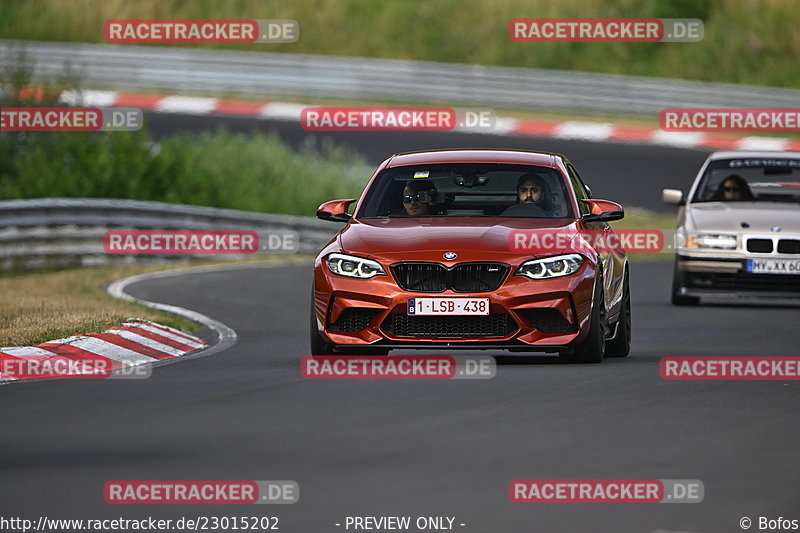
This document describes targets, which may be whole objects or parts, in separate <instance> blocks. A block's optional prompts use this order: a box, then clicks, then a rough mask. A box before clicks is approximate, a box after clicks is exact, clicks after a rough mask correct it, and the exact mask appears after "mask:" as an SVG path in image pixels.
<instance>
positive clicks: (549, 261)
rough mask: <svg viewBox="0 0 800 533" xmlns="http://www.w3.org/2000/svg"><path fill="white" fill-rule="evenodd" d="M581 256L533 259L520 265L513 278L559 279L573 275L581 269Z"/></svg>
mask: <svg viewBox="0 0 800 533" xmlns="http://www.w3.org/2000/svg"><path fill="white" fill-rule="evenodd" d="M582 264H583V256H580V255H578V254H569V255H557V256H555V257H548V258H546V259H534V260H532V261H526V262H524V263H522V264H521V265H520V266H519V268H518V269H517V272H516V273H515V274H514V275H515V276H526V277H528V278H531V279H550V278H560V277H563V276H569V275H570V274H574V273H575V272H577V271H578V269H579V268H581V265H582Z"/></svg>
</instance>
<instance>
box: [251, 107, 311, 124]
mask: <svg viewBox="0 0 800 533" xmlns="http://www.w3.org/2000/svg"><path fill="white" fill-rule="evenodd" d="M307 107H309V106H307V105H303V104H286V103H283V102H272V103H269V104H267V105H265V106H264V107H262V108H261V110H260V111H259V112H258V115H259V116H261V117H264V118H271V119H275V120H296V121H299V120H300V112H301V111H303V109H305V108H307Z"/></svg>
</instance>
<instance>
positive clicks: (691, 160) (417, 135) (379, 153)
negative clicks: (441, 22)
mask: <svg viewBox="0 0 800 533" xmlns="http://www.w3.org/2000/svg"><path fill="white" fill-rule="evenodd" d="M146 116H147V121H146V122H147V124H146V125H147V128H148V129H149V130H150V131H151V132H152V133H153V136H154V137H155V138H156V139H161V138H163V137H166V136H169V135H174V134H176V133H198V132H200V131H207V130H214V129H222V128H224V129H226V130H228V131H233V132H240V133H251V132H263V133H274V134H276V135H278V136H279V137H280V138H281V139H282V140H283V141H284V142H286V143H288V144H290V145H291V146H294V147H299V146H301V145H302V144H303V143H304V142H305V141H306V140H307V139H309V138H310V139H313V140H314V141H315V142H316V143H317V146H320V144H321V143H322V142H324V141H325V140H326V139H327V140H329V141H332V142H334V143H335V144H337V145H344V146H347V147H349V148H350V149H351V150H353V151H354V152H355V153H358V154H361V155H362V156H363V158H364V159H365V160H366V161H367V162H368V163H370V164H374V165H375V166H377V165H378V164H379V163H380V162H381V161H383V160H384V159H386V158H387V157H389V156H390V155H392V154H395V153H400V152H408V151H413V150H433V149H438V148H512V149H517V150H544V151H548V152H559V153H563V154H564V155H566V156H567V158H569V159H570V161H572V163H573V164H574V165H575V168H577V169H578V172H580V173H581V177H582V178H583V180H584V181H585V182H586V184H587V185H589V187H591V188H592V192H593V194H594V196H595V197H596V198H602V199H606V200H613V201H615V202H619V203H621V204H622V205H624V206H638V207H646V208H648V209H652V210H655V211H660V212H665V213H674V212H677V209H676V208H673V207H671V206H667V205H665V204H663V203H662V202H661V189H663V188H666V187H677V188H682V189H683V190H684V191H688V190H689V186H690V185H691V184H692V182H693V181H694V178H695V176H696V175H697V171H698V170H699V169H700V166H701V165H702V164H703V161H705V159H706V156H707V155H708V152H707V151H702V150H687V149H685V148H671V147H666V146H655V145H640V146H635V147H634V146H633V145H630V144H625V143H598V142H589V141H575V140H564V139H550V138H538V137H523V136H509V137H500V136H497V135H480V134H474V133H441V132H377V133H376V132H336V133H329V132H323V133H320V132H308V131H304V130H303V129H302V128H301V127H300V125H299V124H298V123H296V122H286V121H272V120H261V119H255V118H243V117H221V116H187V115H171V114H153V113H150V114H147V115H146ZM232 168H235V166H232ZM364 178H365V181H366V179H367V178H369V176H365V177H364ZM231 179H235V173H232V175H231Z"/></svg>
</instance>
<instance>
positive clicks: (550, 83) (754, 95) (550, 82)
mask: <svg viewBox="0 0 800 533" xmlns="http://www.w3.org/2000/svg"><path fill="white" fill-rule="evenodd" d="M20 48H24V49H25V50H26V53H27V56H28V58H29V59H30V60H32V61H33V62H34V63H35V66H34V77H35V78H36V79H52V78H53V77H58V76H60V75H63V74H64V69H65V66H67V65H68V66H69V69H70V71H71V74H72V75H74V76H76V77H77V78H78V79H80V80H81V82H82V83H83V84H84V85H85V86H89V87H92V88H96V89H99V88H108V89H147V90H165V91H176V92H180V93H183V94H191V93H204V94H209V93H210V94H216V95H220V96H222V95H230V94H236V93H238V94H244V95H274V96H280V95H285V96H302V97H312V98H314V97H319V98H323V97H336V98H352V99H378V100H394V101H404V102H407V101H417V102H421V103H430V104H434V103H435V104H450V105H458V104H461V105H470V106H487V107H501V108H537V109H547V110H563V109H566V110H580V111H589V112H629V113H631V112H632V113H658V112H660V111H661V110H662V109H664V108H668V107H760V108H768V107H797V103H798V102H800V90H797V89H780V88H769V87H755V86H746V85H734V84H725V83H711V82H697V81H682V80H674V79H662V78H648V77H641V76H620V75H610V74H592V73H585V72H571V71H559V70H543V69H526V68H509V67H486V66H480V65H464V64H453V63H433V62H423V61H401V60H390V59H370V58H355V57H338V56H319V55H303V54H280V53H267V52H249V51H219V50H201V49H190V48H175V47H154V46H135V45H107V44H77V43H53V42H32V41H0V68H1V67H3V66H5V65H4V64H3V63H2V62H6V63H7V62H8V61H9V58H11V57H13V53H12V54H9V51H13V50H15V49H20Z"/></svg>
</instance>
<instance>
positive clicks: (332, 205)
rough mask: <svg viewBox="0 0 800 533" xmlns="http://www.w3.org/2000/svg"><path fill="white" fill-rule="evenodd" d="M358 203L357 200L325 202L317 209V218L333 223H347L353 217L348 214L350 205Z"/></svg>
mask: <svg viewBox="0 0 800 533" xmlns="http://www.w3.org/2000/svg"><path fill="white" fill-rule="evenodd" d="M355 201H356V198H350V199H348V200H331V201H330V202H325V203H324V204H322V205H321V206H319V207H318V208H317V218H318V219H320V220H331V221H333V222H347V221H349V220H350V219H351V218H353V217H352V216H350V215H348V214H347V209H348V208H349V207H350V204H352V203H353V202H355Z"/></svg>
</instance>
